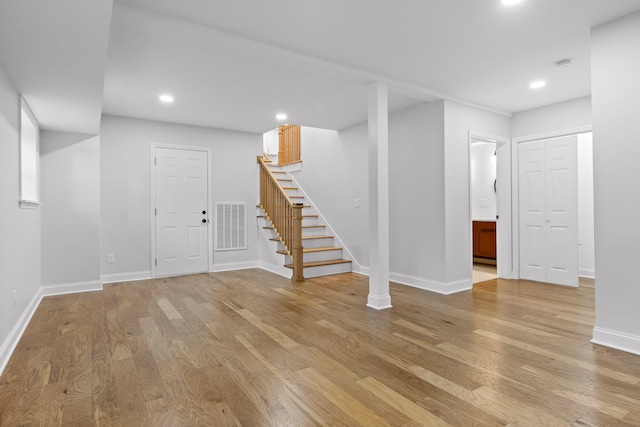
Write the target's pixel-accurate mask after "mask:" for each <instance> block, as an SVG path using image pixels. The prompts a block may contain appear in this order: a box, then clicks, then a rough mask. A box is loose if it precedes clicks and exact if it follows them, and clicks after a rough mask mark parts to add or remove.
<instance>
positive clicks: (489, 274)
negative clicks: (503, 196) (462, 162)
mask: <svg viewBox="0 0 640 427" xmlns="http://www.w3.org/2000/svg"><path fill="white" fill-rule="evenodd" d="M469 153H470V161H471V167H470V175H471V192H470V194H471V230H472V253H473V283H480V282H484V281H487V280H491V279H495V278H497V277H498V275H497V261H498V260H497V240H496V216H497V215H498V203H497V191H496V190H497V178H496V162H497V148H496V143H495V142H492V141H483V140H476V139H474V140H472V141H471V147H470V151H469Z"/></svg>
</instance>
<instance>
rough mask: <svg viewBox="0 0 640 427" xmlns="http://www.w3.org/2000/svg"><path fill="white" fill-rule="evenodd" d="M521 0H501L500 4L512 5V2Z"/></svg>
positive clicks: (515, 2) (516, 2)
mask: <svg viewBox="0 0 640 427" xmlns="http://www.w3.org/2000/svg"><path fill="white" fill-rule="evenodd" d="M521 1H522V0H502V4H503V5H505V6H512V5H514V4H518V3H520V2H521Z"/></svg>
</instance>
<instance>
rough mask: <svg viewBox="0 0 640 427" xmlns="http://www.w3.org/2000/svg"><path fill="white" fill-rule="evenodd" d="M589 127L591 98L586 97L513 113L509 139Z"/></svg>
mask: <svg viewBox="0 0 640 427" xmlns="http://www.w3.org/2000/svg"><path fill="white" fill-rule="evenodd" d="M589 125H591V97H590V96H586V97H583V98H577V99H572V100H570V101H566V102H560V103H558V104H553V105H547V106H544V107H540V108H535V109H533V110H527V111H522V112H520V113H515V114H514V115H513V117H512V118H511V137H512V138H518V137H526V136H533V135H539V134H543V133H546V132H553V131H558V130H565V129H573V128H577V127H581V126H589Z"/></svg>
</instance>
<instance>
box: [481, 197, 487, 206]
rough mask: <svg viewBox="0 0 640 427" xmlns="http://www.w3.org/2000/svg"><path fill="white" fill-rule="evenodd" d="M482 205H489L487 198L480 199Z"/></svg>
mask: <svg viewBox="0 0 640 427" xmlns="http://www.w3.org/2000/svg"><path fill="white" fill-rule="evenodd" d="M480 207H481V208H486V207H487V199H480Z"/></svg>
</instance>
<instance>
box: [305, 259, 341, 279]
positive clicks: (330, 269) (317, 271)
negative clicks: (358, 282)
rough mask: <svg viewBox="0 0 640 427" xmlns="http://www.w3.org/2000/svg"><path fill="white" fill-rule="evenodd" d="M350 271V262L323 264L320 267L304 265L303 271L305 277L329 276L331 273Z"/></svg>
mask: <svg viewBox="0 0 640 427" xmlns="http://www.w3.org/2000/svg"><path fill="white" fill-rule="evenodd" d="M350 271H351V263H350V262H346V263H344V264H333V265H323V266H320V267H306V268H305V269H304V271H303V274H304V277H305V278H311V277H320V276H329V275H331V274H341V273H348V272H350Z"/></svg>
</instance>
